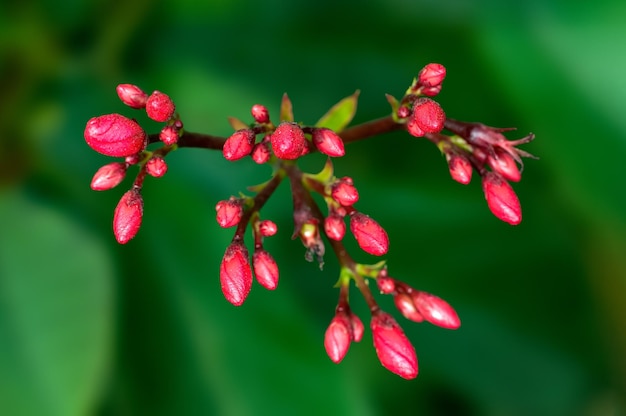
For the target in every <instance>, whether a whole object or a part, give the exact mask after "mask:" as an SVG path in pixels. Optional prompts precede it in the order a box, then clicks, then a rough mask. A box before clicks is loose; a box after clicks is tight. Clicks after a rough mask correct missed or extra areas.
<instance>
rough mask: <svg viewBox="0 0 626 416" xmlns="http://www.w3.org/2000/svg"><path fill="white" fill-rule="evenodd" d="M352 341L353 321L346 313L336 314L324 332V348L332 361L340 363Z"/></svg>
mask: <svg viewBox="0 0 626 416" xmlns="http://www.w3.org/2000/svg"><path fill="white" fill-rule="evenodd" d="M351 341H352V323H351V322H350V320H349V319H348V317H347V316H346V315H345V314H341V313H339V314H337V315H335V317H334V318H333V320H332V321H330V325H328V328H327V329H326V333H325V334H324V348H325V349H326V353H327V354H328V356H329V357H330V359H331V360H332V362H334V363H335V364H338V363H340V362H341V360H343V357H345V356H346V353H347V352H348V349H349V348H350V342H351Z"/></svg>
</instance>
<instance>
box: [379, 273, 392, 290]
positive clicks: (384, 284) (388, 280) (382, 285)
mask: <svg viewBox="0 0 626 416" xmlns="http://www.w3.org/2000/svg"><path fill="white" fill-rule="evenodd" d="M376 285H377V286H378V290H380V293H383V294H385V295H388V294H390V293H393V292H395V290H396V279H394V278H393V277H389V276H387V275H386V274H383V273H380V274H379V275H378V277H377V278H376Z"/></svg>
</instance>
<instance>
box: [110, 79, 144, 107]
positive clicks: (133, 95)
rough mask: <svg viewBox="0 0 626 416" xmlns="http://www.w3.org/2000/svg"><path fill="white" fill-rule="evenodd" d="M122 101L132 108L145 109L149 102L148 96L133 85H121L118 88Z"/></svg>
mask: <svg viewBox="0 0 626 416" xmlns="http://www.w3.org/2000/svg"><path fill="white" fill-rule="evenodd" d="M116 91H117V95H118V97H120V100H122V102H123V103H124V104H126V105H127V106H129V107H131V108H145V107H146V102H147V101H148V94H146V93H145V92H143V91H142V90H141V88H139V87H138V86H136V85H132V84H120V85H118V86H117V88H116Z"/></svg>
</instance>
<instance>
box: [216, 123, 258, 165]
mask: <svg viewBox="0 0 626 416" xmlns="http://www.w3.org/2000/svg"><path fill="white" fill-rule="evenodd" d="M255 137H256V136H255V134H254V132H253V131H252V130H250V129H243V130H237V131H236V132H235V133H233V134H232V135H231V136H230V137H229V138H228V139H226V142H225V143H224V147H223V148H222V153H223V154H224V158H225V159H226V160H230V161H234V160H239V159H241V158H242V157H245V156H248V155H249V154H250V152H252V147H253V146H254V140H255Z"/></svg>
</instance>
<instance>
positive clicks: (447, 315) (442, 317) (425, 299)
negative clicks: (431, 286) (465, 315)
mask: <svg viewBox="0 0 626 416" xmlns="http://www.w3.org/2000/svg"><path fill="white" fill-rule="evenodd" d="M412 298H413V303H414V304H415V308H416V309H417V312H419V314H420V315H421V316H422V317H424V319H425V320H427V321H428V322H430V323H431V324H433V325H437V326H440V327H442V328H448V329H457V328H458V327H460V326H461V320H460V319H459V315H457V313H456V311H455V310H454V309H453V308H452V306H450V305H449V304H448V302H446V301H445V300H443V299H441V298H439V297H437V296H435V295H431V294H430V293H426V292H420V291H414V292H413V293H412ZM405 316H406V315H405ZM407 318H408V317H407ZM409 319H411V318H409ZM417 322H419V321H417Z"/></svg>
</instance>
